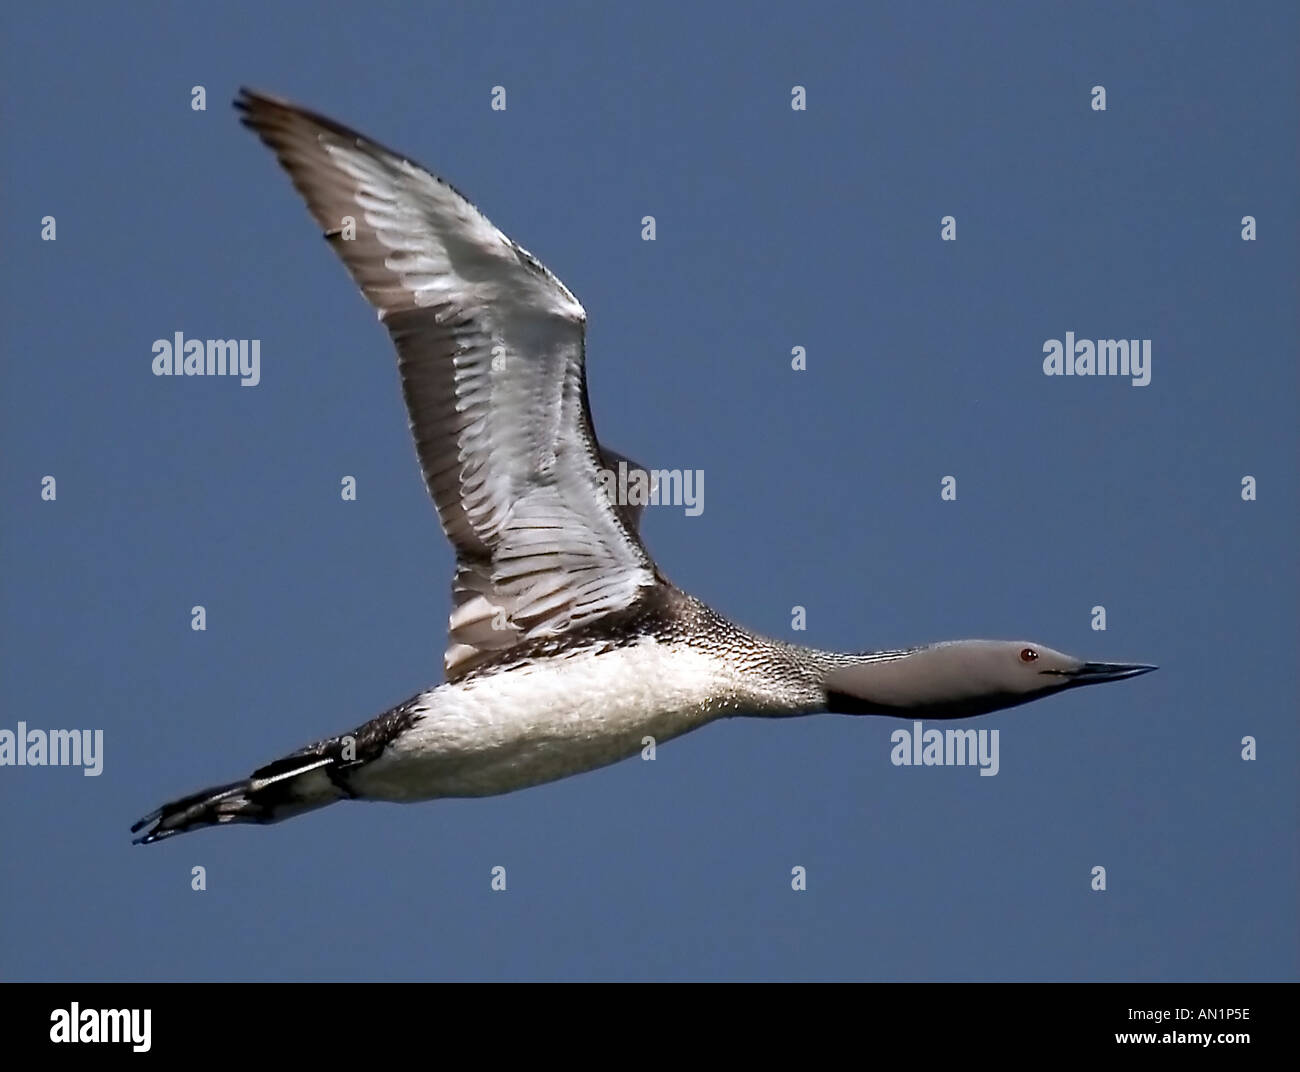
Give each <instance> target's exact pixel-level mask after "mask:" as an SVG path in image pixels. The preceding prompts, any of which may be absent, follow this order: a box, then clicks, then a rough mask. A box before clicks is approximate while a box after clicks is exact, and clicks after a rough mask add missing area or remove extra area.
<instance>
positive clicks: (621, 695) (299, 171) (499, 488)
mask: <svg viewBox="0 0 1300 1072" xmlns="http://www.w3.org/2000/svg"><path fill="white" fill-rule="evenodd" d="M235 107H236V108H237V109H238V110H239V111H240V112H241V113H242V122H243V123H244V124H245V125H246V126H247V127H249V128H250V129H251V130H252V131H253V132H254V133H256V134H257V135H258V137H259V138H261V140H262V141H263V142H264V143H265V144H266V145H267V147H268V148H270V149H271V151H272V152H273V153H274V154H275V157H276V159H277V160H278V161H279V163H280V166H281V167H283V168H284V170H285V171H286V172H288V174H289V177H290V179H291V180H292V182H293V185H294V187H295V188H296V189H297V190H298V192H299V193H300V194H301V195H302V197H303V199H304V200H305V201H306V202H307V208H308V210H309V211H310V212H311V214H312V216H313V217H314V218H315V220H316V223H317V224H318V225H319V226H320V227H321V228H322V229H323V230H324V233H325V238H326V240H327V241H328V242H329V243H330V245H331V246H332V247H333V249H334V252H335V253H337V254H338V256H339V258H340V259H341V260H342V261H343V264H344V266H345V267H346V268H347V270H348V272H349V273H351V275H352V278H353V280H354V281H355V282H356V283H357V285H358V286H359V287H360V288H361V292H362V293H363V294H364V295H365V297H366V300H367V301H369V302H370V304H371V305H373V306H374V307H375V309H376V310H377V311H378V314H379V319H380V320H381V321H382V322H383V324H384V326H385V327H386V328H387V329H388V332H389V334H390V335H391V336H392V341H393V345H394V346H395V347H396V350H397V360H398V367H399V369H400V371H401V381H402V392H403V395H404V396H405V399H406V409H407V413H408V415H409V418H410V425H411V432H412V434H413V436H414V439H415V448H416V453H417V455H418V458H419V464H420V469H421V471H422V473H423V475H424V481H425V484H426V485H427V487H428V490H429V494H430V495H431V496H432V498H433V501H434V505H435V506H436V508H437V512H438V518H439V520H440V521H441V523H442V528H443V531H444V532H445V533H446V535H447V538H448V539H449V540H450V541H451V543H452V546H453V548H454V549H455V552H456V570H455V575H454V577H453V578H452V589H451V591H452V610H451V619H450V622H449V624H448V630H447V633H448V636H447V647H446V651H445V654H444V657H443V668H444V676H445V678H446V680H445V683H444V684H441V685H437V686H434V687H431V688H428V689H426V690H424V691H422V692H420V693H418V694H417V695H415V696H413V697H412V698H411V699H409V700H407V701H406V702H405V703H402V704H399V705H398V706H397V707H394V708H392V709H391V710H389V711H386V712H384V713H383V714H381V715H379V716H378V717H377V718H374V719H371V720H370V721H369V722H366V723H364V724H363V725H360V726H358V727H356V728H355V729H354V730H352V731H351V732H349V733H345V734H340V735H339V736H335V737H330V738H327V739H325V740H321V741H317V742H316V743H315V744H312V745H309V746H307V747H306V748H303V749H301V750H299V751H297V752H294V753H292V754H291V755H288V756H285V757H283V758H282V759H277V760H275V761H274V762H272V763H268V764H267V765H265V766H263V767H260V768H259V769H257V770H255V771H253V773H252V774H251V775H249V776H248V777H247V778H242V779H240V780H238V781H235V782H231V783H230V784H228V785H222V786H216V787H213V788H210V789H204V790H203V791H201V792H198V793H194V794H192V795H190V796H187V797H182V798H181V799H179V800H174V801H172V802H171V803H168V804H164V805H163V806H162V807H161V808H158V809H157V810H156V811H153V812H151V813H150V814H149V815H146V816H145V817H144V818H143V819H141V820H140V821H139V822H137V823H136V824H135V825H134V826H133V827H132V828H131V829H132V833H139V832H140V831H141V830H144V829H145V828H148V829H147V831H146V832H145V833H144V834H143V835H142V836H141V837H138V838H136V841H137V843H141V842H142V843H146V844H148V843H152V842H156V841H162V840H164V839H166V838H169V837H172V836H173V835H175V834H180V833H184V832H186V831H189V830H194V829H198V828H201V827H205V826H213V825H220V824H227V823H273V822H278V821H280V820H281V819H287V818H289V817H291V816H294V815H298V814H301V813H303V812H307V811H311V810H313V809H315V808H320V807H324V806H325V805H327V804H332V803H334V802H335V801H339V800H388V801H417V800H431V799H436V798H439V797H476V796H490V795H493V794H497V793H507V792H510V791H512V790H515V789H522V788H524V787H526V786H533V785H538V784H541V783H544V782H549V781H553V780H555V779H558V778H564V777H567V776H568V775H571V774H577V773H579V772H582V771H588V770H592V769H594V768H597V767H601V766H604V765H606V764H609V763H614V762H616V761H618V760H620V759H624V758H627V757H628V756H632V755H635V754H637V753H638V752H639V751H640V750H641V748H642V747H643V745H642V740H643V738H645V737H647V736H649V737H653V738H654V739H655V740H656V741H666V740H668V739H670V738H673V737H677V736H679V735H681V734H683V733H687V732H688V731H690V730H693V729H697V728H699V727H700V726H703V725H706V724H707V723H709V722H712V721H714V720H715V719H719V718H725V717H728V716H734V715H751V716H759V717H785V716H794V715H807V714H813V713H817V712H840V713H845V714H855V715H894V716H901V717H905V718H918V717H925V718H932V719H934V718H965V717H969V716H972V715H981V714H984V713H986V712H989V711H996V710H999V709H1001V708H1006V707H1013V706H1015V705H1017V704H1023V703H1028V702H1030V701H1032V700H1038V699H1041V698H1042V697H1045V696H1050V695H1052V694H1053V693H1057V692H1062V691H1064V690H1065V689H1072V688H1077V687H1079V686H1082V685H1092V684H1096V683H1098V682H1103V681H1118V680H1121V679H1124V678H1130V677H1135V676H1137V675H1139V674H1144V673H1147V672H1148V671H1150V670H1154V669H1155V667H1153V666H1148V665H1144V664H1138V663H1103V662H1086V661H1084V660H1082V659H1077V658H1075V657H1073V656H1070V655H1066V654H1063V653H1062V652H1059V651H1054V650H1053V649H1051V648H1049V647H1046V646H1045V645H1042V644H1037V643H1033V642H1030V641H1000V640H959V641H950V642H946V643H940V644H930V645H923V646H918V647H910V648H902V649H898V650H892V651H873V652H865V653H860V654H845V653H836V652H826V651H818V650H815V649H812V648H807V647H801V646H797V645H793V644H788V643H784V642H781V641H778V640H772V639H768V638H765V637H761V636H758V635H756V634H754V633H751V632H749V631H747V630H745V629H743V628H741V627H740V626H738V625H735V624H734V623H732V622H730V621H728V620H727V619H726V618H724V617H723V616H722V615H720V614H718V613H717V612H716V611H714V610H713V609H711V608H710V607H708V606H706V605H705V604H704V603H702V602H701V601H700V600H698V599H696V598H694V597H693V596H691V595H688V594H687V593H685V592H683V591H681V590H680V589H678V588H677V587H675V586H674V585H673V584H672V583H671V582H670V581H668V580H667V579H666V578H665V577H664V575H663V573H662V572H661V571H660V570H659V567H658V566H657V565H656V564H655V562H654V560H653V559H652V558H651V557H650V554H649V552H648V551H647V550H646V548H645V545H644V544H643V543H642V541H641V537H640V534H639V531H638V527H639V521H640V512H641V511H640V509H639V508H638V507H635V506H631V505H628V504H626V503H619V502H618V501H616V498H614V497H611V496H610V495H609V494H607V488H608V481H605V482H604V483H602V473H607V472H609V471H613V470H617V469H618V467H619V465H620V463H621V464H622V465H624V466H632V467H633V468H634V469H640V471H641V472H645V470H644V469H643V468H641V467H636V466H635V465H634V463H631V462H630V461H629V460H628V459H626V458H624V457H623V456H622V455H620V454H617V453H615V452H614V451H612V450H609V449H607V448H606V447H604V446H603V445H602V444H601V442H600V441H599V440H598V439H597V437H596V432H595V429H594V427H593V425H592V420H591V412H590V409H589V407H588V404H587V385H586V371H585V361H584V359H585V343H584V335H585V324H586V313H585V312H584V310H583V308H582V306H581V304H579V302H578V299H577V298H575V297H574V296H573V294H572V293H571V292H570V291H569V289H568V288H567V287H566V286H565V285H564V284H563V283H561V282H560V280H559V279H557V278H556V277H555V276H554V275H552V274H551V272H549V271H548V270H547V269H546V268H545V266H543V265H542V264H541V262H540V261H538V260H537V258H535V257H534V256H533V255H532V254H531V253H529V252H528V251H527V250H525V249H524V248H523V247H522V246H519V245H518V244H516V243H515V242H513V241H511V240H510V239H509V238H507V237H506V236H505V235H504V234H502V233H501V232H500V231H498V230H497V229H496V228H495V227H494V226H493V225H492V224H491V223H489V222H488V220H487V219H486V218H485V217H484V216H483V215H482V214H481V213H480V212H479V211H478V210H477V209H476V208H475V207H474V206H473V205H472V204H470V202H469V201H468V200H467V199H466V198H465V197H463V196H462V195H461V194H460V193H459V192H458V191H457V190H456V189H454V188H453V187H452V186H450V185H449V184H448V183H446V182H444V181H443V180H442V179H439V178H438V177H436V176H435V175H433V174H432V173H431V172H429V171H428V170H426V169H425V168H423V167H421V166H420V165H418V164H416V163H414V162H413V161H412V160H410V159H409V158H407V157H405V156H403V155H402V154H401V153H397V152H393V151H392V150H390V149H386V148H384V147H383V146H382V145H380V144H379V143H378V142H376V141H373V140H371V139H370V138H367V137H365V136H363V135H361V134H358V133H357V132H356V131H353V130H349V129H348V128H347V127H345V126H343V125H341V124H339V123H336V122H334V121H333V120H331V119H327V118H325V117H323V116H321V115H317V114H315V113H313V112H310V111H308V110H306V109H304V108H300V107H298V106H296V105H294V104H290V103H288V102H286V101H283V100H278V99H276V98H273V97H270V96H267V95H265V94H262V93H258V92H254V91H251V90H248V89H244V90H241V91H240V94H239V96H238V97H237V99H236V101H235Z"/></svg>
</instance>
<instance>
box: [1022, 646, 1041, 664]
mask: <svg viewBox="0 0 1300 1072" xmlns="http://www.w3.org/2000/svg"><path fill="white" fill-rule="evenodd" d="M1037 658H1038V652H1036V651H1034V649H1033V648H1022V649H1021V651H1020V661H1021V662H1022V663H1032V662H1033V661H1034V660H1035V659H1037Z"/></svg>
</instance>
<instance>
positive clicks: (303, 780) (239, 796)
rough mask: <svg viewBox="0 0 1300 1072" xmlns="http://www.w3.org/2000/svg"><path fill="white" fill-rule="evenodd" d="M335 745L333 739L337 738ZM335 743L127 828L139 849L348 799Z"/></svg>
mask: <svg viewBox="0 0 1300 1072" xmlns="http://www.w3.org/2000/svg"><path fill="white" fill-rule="evenodd" d="M336 740H337V739H336ZM336 740H335V741H325V742H321V743H320V744H317V745H313V746H311V748H306V749H303V750H302V751H301V752H295V753H294V754H293V755H290V756H285V757H284V758H283V759H277V760H276V761H275V762H274V763H269V764H267V765H266V766H265V767H262V768H260V769H259V770H255V771H254V772H253V773H252V774H251V775H250V776H249V777H247V778H245V779H244V780H243V781H239V782H231V783H230V784H229V785H218V786H213V787H212V788H211V789H204V790H202V791H200V792H198V793H192V794H191V795H190V796H187V797H181V798H180V800H173V801H172V802H171V803H169V804H164V805H163V806H162V807H161V808H158V809H157V810H155V811H151V812H150V813H149V814H148V815H146V816H145V817H144V818H143V819H141V820H140V821H139V822H137V823H136V824H135V825H133V826H132V827H131V833H133V834H134V833H137V832H138V831H140V830H142V829H144V828H145V827H146V826H147V827H149V830H148V831H147V832H146V833H145V834H143V835H141V836H140V837H138V838H136V839H135V844H137V845H151V844H153V843H154V842H155V841H163V840H164V839H166V838H169V837H171V836H172V835H174V834H184V833H186V832H187V831H190V830H198V829H201V828H202V827H205V826H216V825H218V824H222V823H277V822H279V821H280V820H281V819H288V818H290V817H291V816H294V815H301V814H302V813H303V812H305V811H311V810H312V809H313V808H323V807H324V806H325V805H326V804H333V803H334V801H336V800H339V799H341V798H343V797H346V796H349V795H350V794H349V792H348V790H347V788H346V786H345V784H344V783H343V781H342V780H341V779H339V777H338V776H339V774H340V770H339V768H340V767H342V766H345V764H342V763H340V757H339V754H338V749H337V747H332V746H334V745H335V744H336Z"/></svg>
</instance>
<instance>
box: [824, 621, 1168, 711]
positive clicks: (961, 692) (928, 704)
mask: <svg viewBox="0 0 1300 1072" xmlns="http://www.w3.org/2000/svg"><path fill="white" fill-rule="evenodd" d="M1154 669H1156V668H1155V667H1154V666H1148V665H1146V664H1145V663H1098V662H1087V661H1085V660H1083V659H1077V658H1075V657H1074V656H1073V655H1066V654H1065V653H1064V652H1061V651H1056V650H1055V649H1053V648H1049V647H1047V646H1046V645H1044V644H1035V643H1034V642H1033V641H1028V640H953V641H948V642H945V643H942V644H932V645H929V646H927V647H923V648H915V649H913V650H911V651H908V652H903V653H899V654H896V655H884V656H881V657H879V658H877V657H873V656H863V658H862V661H861V662H857V663H854V664H852V665H848V666H841V667H838V668H836V669H834V670H832V671H831V672H830V673H829V674H828V675H827V676H826V678H825V681H824V687H825V689H826V697H827V709H828V710H830V711H836V712H841V713H845V714H872V715H899V716H904V717H915V716H922V715H924V716H926V717H929V718H966V717H968V716H970V715H982V714H985V713H987V712H989V711H997V710H999V709H1000V708H1003V707H1015V706H1016V705H1018V704H1023V703H1029V702H1030V701H1031V700H1037V699H1039V698H1041V697H1043V696H1049V695H1051V694H1052V693H1054V692H1061V691H1063V690H1065V689H1073V688H1077V687H1079V686H1080V685H1097V684H1100V683H1101V682H1103V681H1122V680H1123V679H1124V678H1129V677H1137V676H1138V675H1139V674H1146V673H1149V672H1150V671H1152V670H1154Z"/></svg>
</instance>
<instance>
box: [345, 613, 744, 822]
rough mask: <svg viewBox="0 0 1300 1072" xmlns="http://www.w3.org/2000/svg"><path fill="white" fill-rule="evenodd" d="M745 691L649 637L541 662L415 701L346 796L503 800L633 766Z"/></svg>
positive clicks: (723, 671) (676, 647)
mask: <svg viewBox="0 0 1300 1072" xmlns="http://www.w3.org/2000/svg"><path fill="white" fill-rule="evenodd" d="M744 691H745V687H744V682H743V681H742V679H741V676H740V674H739V672H738V671H737V670H736V669H734V668H733V667H732V666H730V665H728V662H727V660H726V659H725V658H723V657H715V656H712V655H709V654H706V653H705V652H703V651H701V650H700V649H698V648H693V647H689V646H686V645H682V644H662V643H659V642H657V641H655V640H653V639H651V638H649V637H646V638H643V639H641V640H639V641H638V642H636V643H634V644H629V645H625V646H622V647H618V648H613V649H609V650H599V649H585V650H578V651H575V652H572V653H568V654H565V655H557V656H550V657H548V658H545V659H541V660H538V661H537V662H535V663H531V664H525V665H520V666H515V667H512V668H510V669H508V670H503V671H498V672H496V673H488V674H484V675H481V676H478V677H474V678H471V679H469V680H467V681H464V682H460V683H456V684H451V685H440V686H438V687H437V688H435V689H432V690H430V691H429V692H427V693H424V694H423V695H422V696H421V697H420V702H421V705H422V707H423V709H424V712H425V713H424V717H423V718H421V719H420V720H419V721H418V722H417V723H416V724H415V725H414V726H412V727H411V729H409V730H408V731H407V732H406V733H404V734H403V735H402V736H401V737H399V738H398V739H396V740H395V741H393V742H392V743H391V744H390V745H389V746H388V748H387V749H386V750H385V751H384V754H383V755H382V756H380V757H379V758H378V759H376V760H374V761H373V762H372V763H369V764H367V765H366V766H365V767H363V768H361V769H360V770H358V771H357V773H356V774H355V776H354V777H353V782H352V784H353V788H354V789H355V790H356V791H357V792H358V794H359V795H361V796H366V797H371V798H376V799H382V800H425V799H429V798H432V797H447V796H487V795H491V794H494V793H505V792H509V791H510V790H512V789H521V788H523V787H525V786H530V785H537V784H539V783H541V782H548V781H552V780H553V779H556V778H563V777H565V776H567V775H570V774H576V773H578V772H580V771H585V770H592V769H594V768H596V767H601V766H604V765H605V764H607V763H613V762H615V761H617V760H620V759H624V758H626V757H628V756H631V755H635V754H636V753H637V752H639V751H641V749H642V748H643V747H644V738H646V737H653V738H654V740H655V742H656V744H657V743H660V742H663V741H666V740H668V739H669V738H671V737H676V736H678V735H679V734H682V733H685V732H686V731H688V730H691V729H695V728H696V727H697V726H702V725H704V724H705V723H707V722H710V721H712V720H713V719H715V718H718V717H720V716H722V715H726V714H729V713H732V712H733V711H734V710H736V709H737V708H738V707H739V706H740V698H741V697H742V696H743V694H744Z"/></svg>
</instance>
